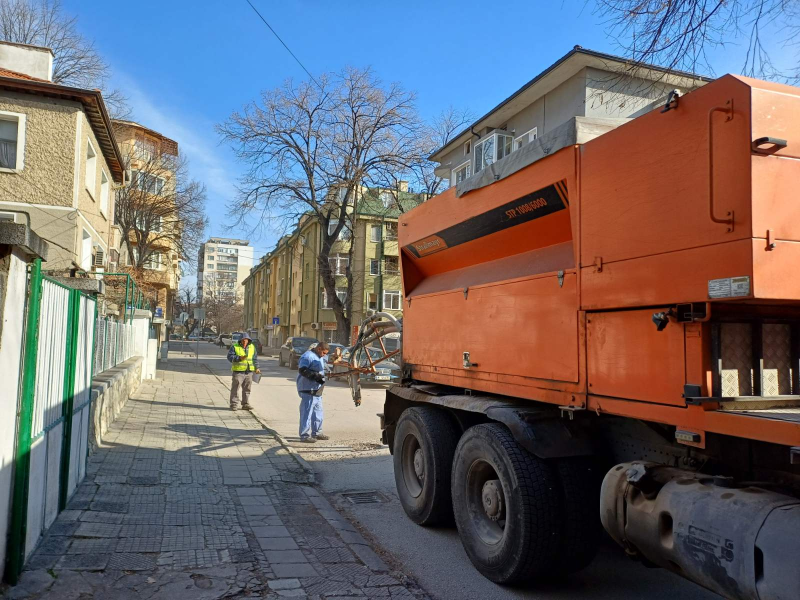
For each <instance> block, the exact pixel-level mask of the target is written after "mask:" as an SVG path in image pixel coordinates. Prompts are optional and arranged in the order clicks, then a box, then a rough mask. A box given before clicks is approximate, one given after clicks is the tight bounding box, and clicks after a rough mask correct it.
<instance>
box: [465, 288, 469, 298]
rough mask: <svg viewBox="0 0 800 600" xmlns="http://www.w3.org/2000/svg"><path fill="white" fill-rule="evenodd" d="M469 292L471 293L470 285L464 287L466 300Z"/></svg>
mask: <svg viewBox="0 0 800 600" xmlns="http://www.w3.org/2000/svg"><path fill="white" fill-rule="evenodd" d="M467 294H469V288H468V287H465V288H464V300H466V299H467Z"/></svg>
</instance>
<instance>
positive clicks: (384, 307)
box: [244, 184, 424, 346]
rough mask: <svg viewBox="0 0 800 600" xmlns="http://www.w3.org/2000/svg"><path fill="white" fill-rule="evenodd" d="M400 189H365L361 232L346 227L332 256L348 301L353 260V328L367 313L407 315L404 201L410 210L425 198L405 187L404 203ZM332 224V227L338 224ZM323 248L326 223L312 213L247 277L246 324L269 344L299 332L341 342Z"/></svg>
mask: <svg viewBox="0 0 800 600" xmlns="http://www.w3.org/2000/svg"><path fill="white" fill-rule="evenodd" d="M394 194H395V192H387V191H381V190H367V189H364V190H362V191H361V193H360V194H359V196H358V199H357V201H356V202H355V203H354V210H355V211H356V216H355V219H354V224H355V225H354V231H350V230H348V229H343V230H342V232H341V233H340V236H339V239H338V240H337V241H336V242H334V245H333V248H332V250H331V254H330V256H329V259H328V261H329V264H330V266H331V269H332V270H333V272H334V275H335V277H336V294H337V296H339V298H340V299H341V300H342V301H345V299H346V296H347V293H348V286H347V279H346V277H345V273H346V269H347V267H348V265H349V264H350V260H351V259H352V261H353V265H352V269H351V271H352V273H353V286H352V294H353V303H352V320H351V325H352V326H353V327H358V326H359V325H360V324H361V322H362V321H363V319H364V318H365V317H366V316H367V313H368V311H386V312H390V313H392V314H393V315H395V316H397V317H401V316H402V309H403V295H402V291H401V290H402V288H401V286H400V271H399V249H398V246H397V220H398V217H399V216H400V209H398V208H397V203H398V202H399V204H400V206H401V207H402V209H403V210H409V209H410V208H413V207H414V206H416V205H417V204H419V203H420V202H422V201H423V200H424V198H423V196H422V195H420V194H414V193H410V192H409V191H408V187H407V184H403V185H402V187H401V189H400V192H399V197H398V199H397V201H395V199H394ZM330 226H331V230H333V229H334V228H335V226H336V224H335V223H331V225H330ZM321 245H322V230H321V225H320V224H319V222H318V220H317V219H316V218H314V217H313V216H311V215H306V216H304V217H303V218H301V219H300V221H299V223H298V224H297V227H296V228H295V230H294V231H293V232H292V233H291V234H288V235H286V236H283V237H282V238H281V239H280V240H278V243H277V244H276V246H275V248H274V249H273V250H272V251H271V252H270V253H269V254H267V255H266V256H264V257H263V258H262V259H261V260H260V261H259V263H258V264H257V265H256V266H255V267H253V269H252V270H251V273H250V275H249V276H248V278H247V279H245V281H244V288H245V289H244V295H245V324H246V326H247V327H248V328H254V329H257V330H258V331H259V335H260V336H262V340H266V343H267V344H268V345H270V346H279V345H281V344H282V343H283V342H284V341H285V340H286V339H287V338H288V337H292V336H298V335H302V336H310V337H316V338H317V339H319V340H325V341H327V342H334V341H338V340H337V323H336V316H335V314H334V312H333V310H332V309H331V302H330V301H329V299H328V297H327V292H326V290H325V286H324V284H323V282H322V278H321V276H320V273H319V268H318V256H319V252H320V248H321ZM351 246H352V253H351V252H350V250H351ZM352 333H353V332H352V331H351V332H350V337H352Z"/></svg>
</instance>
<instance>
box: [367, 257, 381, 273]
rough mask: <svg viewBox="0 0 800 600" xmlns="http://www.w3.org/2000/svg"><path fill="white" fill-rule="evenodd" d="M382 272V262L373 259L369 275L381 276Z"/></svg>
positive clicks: (370, 262)
mask: <svg viewBox="0 0 800 600" xmlns="http://www.w3.org/2000/svg"><path fill="white" fill-rule="evenodd" d="M380 270H381V261H379V260H378V259H377V258H373V259H371V260H370V261H369V274H370V275H380Z"/></svg>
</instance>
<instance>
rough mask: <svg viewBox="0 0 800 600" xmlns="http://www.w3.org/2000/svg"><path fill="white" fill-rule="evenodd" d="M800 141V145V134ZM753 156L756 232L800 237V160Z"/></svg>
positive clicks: (755, 233) (761, 234)
mask: <svg viewBox="0 0 800 600" xmlns="http://www.w3.org/2000/svg"><path fill="white" fill-rule="evenodd" d="M799 104H800V103H799ZM798 110H800V106H798ZM797 141H798V144H799V145H800V137H798V139H797ZM751 160H752V165H753V166H752V170H753V183H752V195H753V236H754V237H759V238H766V237H767V230H770V229H771V230H772V232H773V236H774V238H776V239H779V240H794V241H800V202H798V201H797V188H798V186H800V160H798V159H796V158H777V157H769V156H759V155H753V157H752V159H751Z"/></svg>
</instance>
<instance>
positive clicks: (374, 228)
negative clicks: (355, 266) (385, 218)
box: [369, 224, 383, 244]
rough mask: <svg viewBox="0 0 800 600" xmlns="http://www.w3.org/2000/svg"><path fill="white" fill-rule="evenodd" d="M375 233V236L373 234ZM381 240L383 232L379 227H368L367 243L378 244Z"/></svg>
mask: <svg viewBox="0 0 800 600" xmlns="http://www.w3.org/2000/svg"><path fill="white" fill-rule="evenodd" d="M376 232H377V234H378V235H377V236H376V235H375V233H376ZM376 237H377V239H375V238H376ZM382 239H383V230H382V228H381V226H380V225H375V224H373V225H370V230H369V241H370V242H374V243H376V244H377V243H379V242H380V241H381V240H382Z"/></svg>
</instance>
